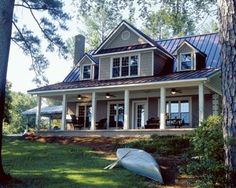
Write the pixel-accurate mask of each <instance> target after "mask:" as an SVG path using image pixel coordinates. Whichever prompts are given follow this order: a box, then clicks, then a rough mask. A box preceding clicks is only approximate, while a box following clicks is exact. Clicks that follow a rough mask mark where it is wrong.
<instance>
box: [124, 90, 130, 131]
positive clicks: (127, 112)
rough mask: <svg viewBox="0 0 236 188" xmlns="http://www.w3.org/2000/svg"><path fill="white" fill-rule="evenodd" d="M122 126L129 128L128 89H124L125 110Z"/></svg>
mask: <svg viewBox="0 0 236 188" xmlns="http://www.w3.org/2000/svg"><path fill="white" fill-rule="evenodd" d="M124 113H125V114H124V128H123V129H125V130H127V129H129V90H127V89H126V90H125V112H124Z"/></svg>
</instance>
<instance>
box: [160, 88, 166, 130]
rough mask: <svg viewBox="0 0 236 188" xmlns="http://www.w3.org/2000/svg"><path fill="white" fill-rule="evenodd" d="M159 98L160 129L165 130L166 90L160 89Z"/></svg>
mask: <svg viewBox="0 0 236 188" xmlns="http://www.w3.org/2000/svg"><path fill="white" fill-rule="evenodd" d="M160 96H161V104H160V129H165V128H166V88H164V87H161V91H160Z"/></svg>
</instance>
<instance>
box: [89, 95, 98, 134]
mask: <svg viewBox="0 0 236 188" xmlns="http://www.w3.org/2000/svg"><path fill="white" fill-rule="evenodd" d="M96 108H97V101H96V92H95V91H94V92H93V93H92V110H91V111H92V113H91V127H90V130H95V129H96Z"/></svg>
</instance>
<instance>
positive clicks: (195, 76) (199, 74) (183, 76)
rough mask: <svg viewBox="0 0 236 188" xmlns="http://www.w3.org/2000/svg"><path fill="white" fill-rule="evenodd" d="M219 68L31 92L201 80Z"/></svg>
mask: <svg viewBox="0 0 236 188" xmlns="http://www.w3.org/2000/svg"><path fill="white" fill-rule="evenodd" d="M218 71H219V69H203V70H197V71H184V72H175V73H172V74H168V75H162V76H148V77H135V78H122V79H111V80H83V81H74V82H60V83H57V84H51V85H47V86H44V87H40V88H36V89H32V90H29V91H28V92H29V93H32V94H37V93H40V92H46V91H54V90H55V91H57V90H70V89H80V88H88V89H89V88H96V87H106V86H117V85H122V86H123V85H127V86H129V85H133V84H137V85H139V84H145V83H147V84H148V83H157V84H158V82H170V81H181V80H183V82H184V81H185V80H193V81H194V80H196V81H197V80H199V79H204V78H206V79H207V78H209V77H210V76H212V75H213V74H215V73H216V72H218Z"/></svg>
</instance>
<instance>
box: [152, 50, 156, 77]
mask: <svg viewBox="0 0 236 188" xmlns="http://www.w3.org/2000/svg"><path fill="white" fill-rule="evenodd" d="M154 58H155V56H154V51H152V76H154V63H155V61H154Z"/></svg>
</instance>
